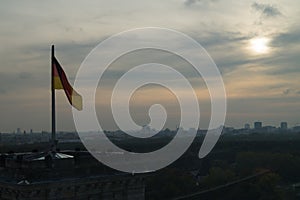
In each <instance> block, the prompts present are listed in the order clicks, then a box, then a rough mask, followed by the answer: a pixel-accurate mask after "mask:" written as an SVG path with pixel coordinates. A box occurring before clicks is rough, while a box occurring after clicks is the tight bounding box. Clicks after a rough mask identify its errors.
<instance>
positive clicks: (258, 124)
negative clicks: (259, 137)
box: [254, 122, 262, 129]
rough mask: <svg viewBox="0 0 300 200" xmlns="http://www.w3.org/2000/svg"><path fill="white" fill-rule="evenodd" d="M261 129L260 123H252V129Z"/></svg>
mask: <svg viewBox="0 0 300 200" xmlns="http://www.w3.org/2000/svg"><path fill="white" fill-rule="evenodd" d="M261 128H262V122H254V129H261Z"/></svg>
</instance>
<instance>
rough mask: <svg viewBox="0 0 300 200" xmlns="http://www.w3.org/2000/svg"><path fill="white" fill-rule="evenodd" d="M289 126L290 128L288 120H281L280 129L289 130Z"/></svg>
mask: <svg viewBox="0 0 300 200" xmlns="http://www.w3.org/2000/svg"><path fill="white" fill-rule="evenodd" d="M287 128H288V124H287V122H281V123H280V129H281V130H287Z"/></svg>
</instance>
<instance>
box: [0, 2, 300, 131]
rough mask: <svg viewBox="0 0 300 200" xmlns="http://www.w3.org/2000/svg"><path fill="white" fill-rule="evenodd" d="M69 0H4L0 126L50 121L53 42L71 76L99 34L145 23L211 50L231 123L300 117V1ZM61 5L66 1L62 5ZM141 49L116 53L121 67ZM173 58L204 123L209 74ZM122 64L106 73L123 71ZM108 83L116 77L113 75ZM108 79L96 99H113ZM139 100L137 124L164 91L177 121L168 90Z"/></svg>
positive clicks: (67, 121)
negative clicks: (124, 55)
mask: <svg viewBox="0 0 300 200" xmlns="http://www.w3.org/2000/svg"><path fill="white" fill-rule="evenodd" d="M69 4H70V3H69V2H60V1H52V2H50V3H48V2H37V1H29V2H18V3H17V2H10V1H7V2H3V3H2V6H1V8H0V15H1V18H0V21H1V24H2V28H1V30H0V41H1V44H2V47H1V51H0V52H1V53H0V59H1V67H0V110H1V113H0V132H11V131H12V130H14V129H16V128H17V127H20V128H22V129H26V130H30V129H33V130H46V131H49V130H50V127H51V122H50V119H51V111H50V107H51V105H50V104H51V102H50V100H51V97H50V47H51V45H52V44H55V45H56V51H57V53H56V55H57V58H58V59H59V61H60V63H61V64H62V66H63V67H64V69H65V71H66V74H67V75H68V78H69V80H70V81H71V83H73V82H74V79H75V76H76V72H77V70H78V68H79V66H80V64H81V62H82V61H83V60H84V58H85V57H86V55H87V54H88V53H89V52H90V51H91V50H92V49H93V48H94V47H95V46H96V45H97V44H98V43H99V42H101V41H103V40H104V39H106V38H107V37H109V36H111V35H113V34H116V33H119V32H121V31H125V30H128V29H133V28H138V27H147V26H156V27H164V28H170V29H174V30H177V31H181V32H183V33H185V34H187V35H189V36H190V37H192V38H194V39H195V40H196V41H198V42H199V43H200V44H201V45H203V47H204V48H205V49H206V50H207V51H208V53H209V54H210V55H211V57H212V58H213V59H214V61H215V63H216V65H217V66H218V67H219V69H220V71H221V74H222V76H223V79H224V83H225V89H226V94H227V100H228V101H227V105H228V109H227V118H226V122H225V125H228V126H233V127H243V126H244V124H245V123H246V122H249V123H250V124H251V125H252V122H254V121H262V122H263V123H264V124H277V125H279V124H280V122H281V121H286V122H288V124H289V126H295V125H296V124H298V123H300V88H299V85H300V84H299V83H300V79H299V75H300V68H299V56H298V55H299V53H300V29H299V28H298V27H299V21H300V20H299V19H300V15H299V10H298V8H299V6H300V3H299V2H297V1H291V0H290V1H283V0H280V1H250V0H247V1H243V2H236V1H226V2H225V1H221V0H214V1H209V0H182V1H181V0H168V1H164V2H160V1H151V2H142V3H141V2H139V1H136V0H132V1H127V2H124V1H118V0H116V1H112V2H106V1H100V2H98V1H89V2H80V1H72V6H70V5H69ZM58 5H59V7H60V8H61V9H56V8H57V6H58ZM116 5H118V6H116ZM138 55H139V56H137V55H132V57H130V55H129V57H128V58H132V60H131V61H130V62H129V61H127V62H126V61H123V62H122V63H121V64H122V65H120V63H115V65H114V67H115V70H116V71H118V70H122V69H123V68H122V67H124V66H130V65H131V64H134V63H138V62H139V61H143V60H140V59H139V58H140V57H144V58H145V57H146V56H143V55H145V54H143V52H141V54H138ZM141 55H142V56H141ZM151 55H156V54H154V53H153V52H152V54H148V56H149V59H150V57H151ZM166 56H170V55H166ZM133 58H134V59H133ZM146 60H147V57H146ZM157 61H160V58H157ZM120 62H121V61H120ZM168 64H170V65H172V64H173V65H174V66H175V67H177V68H179V69H181V70H182V71H183V72H184V73H185V75H186V76H187V78H188V79H189V80H190V81H191V82H193V83H194V87H195V88H196V93H197V97H198V99H199V102H200V103H199V105H200V109H201V112H202V114H203V117H202V116H201V120H200V121H201V124H200V127H205V126H206V125H207V123H208V120H209V116H210V115H209V109H210V102H209V94H208V92H207V89H206V88H205V86H204V84H203V82H201V81H199V82H198V81H197V80H195V77H194V74H192V73H191V71H189V70H188V68H189V66H187V65H185V64H184V63H182V62H181V61H180V60H173V58H170V60H169V61H168ZM114 72H115V71H112V73H111V74H108V75H107V76H108V77H113V78H116V76H114ZM109 83H110V82H109V80H108V81H107V83H106V84H109ZM105 89H106V88H105V87H104V89H103V91H102V93H101V92H99V94H97V106H98V109H101V108H107V107H108V106H109V105H108V104H103V101H102V100H103V99H104V98H107V97H106V96H105V95H106V90H105ZM152 93H159V94H161V95H160V97H161V98H160V99H156V98H155V97H156V96H154V95H151V94H152ZM162 97H163V98H162ZM134 100H135V103H136V105H135V106H136V107H134V108H133V115H134V117H133V118H134V119H135V120H136V121H137V122H138V123H139V124H145V123H147V122H148V121H149V119H148V112H145V111H147V109H146V108H147V106H148V105H149V104H152V103H155V102H156V101H158V102H159V103H161V104H163V105H166V107H167V108H166V110H167V111H170V112H169V113H170V115H169V118H170V121H169V122H168V123H167V124H166V126H167V127H176V125H177V121H178V109H177V108H176V106H177V102H176V101H175V100H174V96H172V94H169V91H166V90H163V89H162V88H156V87H150V88H145V89H144V90H141V91H139V92H137V93H136V94H135V96H134ZM144 104H146V106H144ZM101 116H102V118H104V119H103V123H104V124H106V125H107V127H105V128H106V129H109V128H111V129H115V127H114V125H113V124H111V120H110V118H106V116H108V114H107V113H106V112H104V114H102V115H101ZM103 116H104V117H103ZM57 130H75V127H74V123H73V118H72V112H71V106H70V105H69V104H68V102H67V99H66V98H65V95H64V94H63V92H57Z"/></svg>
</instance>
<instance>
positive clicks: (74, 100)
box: [52, 56, 82, 110]
mask: <svg viewBox="0 0 300 200" xmlns="http://www.w3.org/2000/svg"><path fill="white" fill-rule="evenodd" d="M52 79H53V80H52V89H53V90H64V91H65V93H66V95H67V98H68V100H69V102H70V104H71V105H72V106H73V107H74V108H76V109H77V110H82V97H81V95H80V94H78V93H77V92H76V91H75V90H74V89H73V88H72V86H71V85H70V83H69V81H68V78H67V76H66V74H65V72H64V70H63V69H62V67H61V66H60V64H59V62H58V61H57V59H56V58H55V57H54V56H53V57H52Z"/></svg>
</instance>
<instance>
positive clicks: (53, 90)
mask: <svg viewBox="0 0 300 200" xmlns="http://www.w3.org/2000/svg"><path fill="white" fill-rule="evenodd" d="M53 60H54V45H52V47H51V95H52V134H51V135H52V137H51V140H52V141H51V142H52V148H53V149H52V150H56V120H55V89H54V74H53V73H54V72H53Z"/></svg>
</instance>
